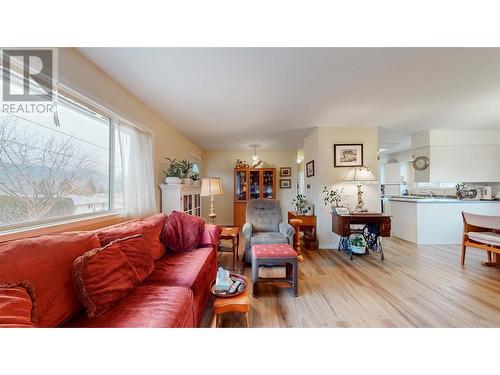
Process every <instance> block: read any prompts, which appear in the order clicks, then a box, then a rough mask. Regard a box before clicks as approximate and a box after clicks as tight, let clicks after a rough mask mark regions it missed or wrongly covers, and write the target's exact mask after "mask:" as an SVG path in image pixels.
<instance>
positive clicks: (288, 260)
mask: <svg viewBox="0 0 500 375" xmlns="http://www.w3.org/2000/svg"><path fill="white" fill-rule="evenodd" d="M263 265H266V266H273V265H276V266H283V265H284V266H285V267H286V277H285V278H262V277H259V267H260V266H263ZM297 267H298V263H297V253H296V252H295V250H294V249H293V247H291V246H290V245H288V244H265V245H253V246H252V285H253V292H252V294H253V296H254V297H258V290H259V283H260V282H276V281H285V282H287V283H289V284H290V285H291V286H292V288H293V294H294V295H295V297H297V296H298V295H299V271H298V268H297Z"/></svg>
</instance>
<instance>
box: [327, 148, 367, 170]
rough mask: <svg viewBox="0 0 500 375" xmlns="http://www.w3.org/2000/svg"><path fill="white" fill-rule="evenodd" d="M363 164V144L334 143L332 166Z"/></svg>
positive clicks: (356, 165) (359, 165)
mask: <svg viewBox="0 0 500 375" xmlns="http://www.w3.org/2000/svg"><path fill="white" fill-rule="evenodd" d="M362 165H363V144H361V143H359V144H334V145H333V166H334V167H361V166H362Z"/></svg>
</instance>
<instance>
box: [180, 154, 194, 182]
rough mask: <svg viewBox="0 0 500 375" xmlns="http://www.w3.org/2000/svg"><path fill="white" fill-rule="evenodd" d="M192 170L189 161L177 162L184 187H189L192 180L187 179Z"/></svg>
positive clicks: (191, 164)
mask: <svg viewBox="0 0 500 375" xmlns="http://www.w3.org/2000/svg"><path fill="white" fill-rule="evenodd" d="M192 168H193V163H192V162H190V161H189V160H185V159H184V160H181V161H179V169H180V171H181V178H182V182H183V183H184V184H186V185H191V184H192V183H193V180H192V179H191V178H190V177H189V172H191V169H192Z"/></svg>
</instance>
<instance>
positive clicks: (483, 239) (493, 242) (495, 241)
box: [461, 212, 500, 266]
mask: <svg viewBox="0 0 500 375" xmlns="http://www.w3.org/2000/svg"><path fill="white" fill-rule="evenodd" d="M462 217H463V220H464V233H463V240H462V256H461V263H462V265H464V263H465V251H466V248H467V247H475V248H477V249H481V250H484V251H486V252H487V254H488V261H487V262H483V263H482V264H483V265H485V266H500V257H498V256H497V254H500V216H487V215H475V214H470V213H467V212H462ZM492 253H493V254H494V257H495V259H493V260H492V256H491V255H492Z"/></svg>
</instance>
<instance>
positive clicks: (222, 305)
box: [214, 284, 250, 327]
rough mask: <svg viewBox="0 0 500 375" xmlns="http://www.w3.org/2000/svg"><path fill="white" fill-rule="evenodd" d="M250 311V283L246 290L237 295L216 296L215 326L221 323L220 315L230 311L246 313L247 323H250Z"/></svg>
mask: <svg viewBox="0 0 500 375" xmlns="http://www.w3.org/2000/svg"><path fill="white" fill-rule="evenodd" d="M248 311H250V298H248V284H247V287H246V288H245V290H244V291H243V292H242V293H241V294H239V295H237V296H235V297H225V298H222V297H215V300H214V314H215V327H218V326H219V325H220V320H221V319H220V316H221V315H222V314H225V313H230V312H240V313H243V314H245V324H246V326H247V327H249V324H248Z"/></svg>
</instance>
